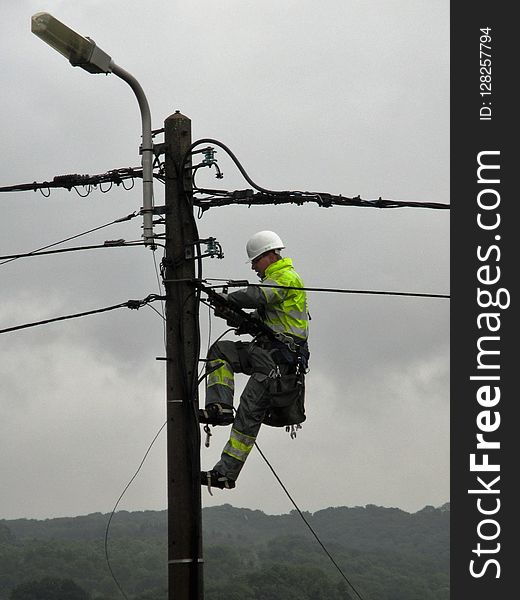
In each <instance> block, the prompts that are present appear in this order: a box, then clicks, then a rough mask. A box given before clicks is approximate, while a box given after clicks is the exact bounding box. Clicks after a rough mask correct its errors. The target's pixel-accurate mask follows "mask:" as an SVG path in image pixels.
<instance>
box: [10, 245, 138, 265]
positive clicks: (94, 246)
mask: <svg viewBox="0 0 520 600" xmlns="http://www.w3.org/2000/svg"><path fill="white" fill-rule="evenodd" d="M144 245H145V243H144V242H141V241H140V240H132V241H130V242H126V241H125V240H108V241H107V242H105V243H104V244H95V245H92V246H75V247H74V248H60V249H59V250H44V251H43V252H38V251H33V252H26V253H25V254H12V255H10V256H0V260H3V259H7V260H6V261H5V262H3V263H0V266H1V265H3V264H5V263H8V262H10V261H11V260H16V259H18V258H28V257H31V256H48V255H49V254H64V253H67V252H78V251H80V250H96V249H98V248H122V247H124V246H126V247H132V246H144Z"/></svg>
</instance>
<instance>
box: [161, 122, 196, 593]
mask: <svg viewBox="0 0 520 600" xmlns="http://www.w3.org/2000/svg"><path fill="white" fill-rule="evenodd" d="M164 126H165V130H164V141H165V174H166V251H165V260H164V266H165V289H166V402H167V409H166V415H167V420H168V425H167V432H168V434H167V435H168V445H167V452H168V600H202V599H203V598H204V590H203V565H202V517H201V510H202V507H201V486H200V429H199V424H198V419H197V410H198V397H197V373H198V359H199V333H198V306H197V298H196V294H195V288H194V286H193V285H190V283H189V282H188V281H180V282H178V283H177V282H176V280H190V279H193V278H194V277H195V254H196V245H195V242H196V241H197V240H198V233H197V228H196V224H195V219H194V216H193V207H192V205H191V203H190V200H191V198H190V196H191V195H190V194H189V193H188V194H187V193H186V190H188V191H190V190H191V187H190V186H191V171H190V166H191V157H188V159H187V160H186V164H185V166H187V167H188V169H187V170H186V169H185V170H184V172H181V170H182V167H183V159H184V158H185V155H186V152H187V150H188V148H189V146H190V145H191V121H190V119H188V118H187V117H185V116H184V115H182V114H180V113H179V112H178V111H177V112H176V113H175V114H173V115H171V116H169V117H168V118H167V119H166V121H165V123H164Z"/></svg>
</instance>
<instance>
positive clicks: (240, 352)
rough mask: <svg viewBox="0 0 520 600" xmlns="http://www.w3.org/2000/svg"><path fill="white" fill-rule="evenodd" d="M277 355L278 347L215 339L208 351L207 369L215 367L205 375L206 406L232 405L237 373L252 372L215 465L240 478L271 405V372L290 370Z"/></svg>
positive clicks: (230, 475) (220, 469)
mask: <svg viewBox="0 0 520 600" xmlns="http://www.w3.org/2000/svg"><path fill="white" fill-rule="evenodd" d="M274 356H276V350H274V349H270V348H264V347H260V346H258V345H257V344H256V343H255V342H230V341H222V342H216V343H215V344H213V346H211V348H210V350H209V352H208V360H209V362H208V363H207V364H208V370H211V369H213V371H212V373H210V374H209V375H208V377H207V379H206V406H207V405H208V404H212V403H214V402H218V403H220V404H222V405H227V406H233V395H234V377H233V375H234V373H245V374H246V375H250V378H249V381H248V382H247V384H246V386H245V388H244V391H243V392H242V394H241V396H240V403H239V405H238V409H237V412H236V415H235V419H234V421H233V424H232V427H231V435H230V438H229V441H228V442H227V444H226V445H225V447H224V449H223V451H222V455H221V458H220V461H219V462H218V463H217V464H216V465H215V467H214V469H215V470H216V471H218V472H219V473H220V474H222V475H225V476H226V477H228V478H229V479H233V480H236V479H237V477H238V475H239V473H240V470H241V469H242V467H243V466H244V463H245V461H246V459H247V457H248V456H249V453H250V452H251V450H252V448H253V446H254V443H255V440H256V436H257V435H258V431H259V429H260V426H261V425H262V422H263V420H264V417H265V414H266V412H267V409H268V408H269V406H270V403H271V398H270V393H269V381H270V378H269V375H268V374H269V372H270V371H272V370H276V369H277V368H278V369H279V371H280V373H281V374H282V375H283V374H285V373H287V371H288V370H289V365H287V364H285V363H282V364H277V363H276V362H275V360H274V358H273V357H274ZM217 366H218V368H217V369H215V367H217Z"/></svg>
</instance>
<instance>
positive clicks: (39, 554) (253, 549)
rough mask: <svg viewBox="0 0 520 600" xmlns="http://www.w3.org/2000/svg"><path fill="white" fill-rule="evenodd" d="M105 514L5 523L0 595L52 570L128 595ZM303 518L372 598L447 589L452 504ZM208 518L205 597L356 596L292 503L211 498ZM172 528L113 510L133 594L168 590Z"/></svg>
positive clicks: (426, 596)
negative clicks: (264, 507) (266, 507)
mask: <svg viewBox="0 0 520 600" xmlns="http://www.w3.org/2000/svg"><path fill="white" fill-rule="evenodd" d="M108 516H109V515H102V514H100V513H95V514H91V515H87V516H81V517H73V518H60V519H48V520H45V521H36V520H28V519H17V520H11V521H5V520H4V521H0V600H10V599H11V598H12V599H13V600H17V598H22V597H24V596H19V595H16V593H19V590H20V586H22V585H24V584H25V585H26V586H27V584H28V583H30V584H31V585H33V586H34V585H36V583H38V582H41V581H43V580H45V579H46V578H47V579H49V578H55V579H60V580H64V579H66V580H67V581H71V582H74V584H76V585H77V586H79V588H81V589H82V590H84V591H85V592H86V593H87V597H88V596H89V597H90V598H91V599H92V600H116V599H117V600H119V599H120V598H122V595H121V593H120V591H119V589H118V588H117V585H116V583H115V582H114V579H113V577H112V575H111V573H110V571H109V568H108V566H107V561H106V557H105V548H104V539H105V530H106V524H107V521H108ZM305 516H306V518H307V520H308V521H309V522H310V523H311V525H312V527H313V528H314V529H315V531H316V532H317V533H318V535H319V536H320V539H321V540H322V541H323V543H324V544H325V545H326V547H327V548H328V550H329V551H330V553H331V554H332V555H333V557H334V559H335V561H336V563H337V564H338V565H340V566H341V569H342V570H343V572H344V573H345V575H346V577H347V578H348V580H349V581H350V582H351V583H352V584H353V585H354V586H355V588H356V590H358V592H359V593H360V595H361V596H362V597H363V598H365V599H366V600H448V599H449V516H450V513H449V506H448V505H445V506H444V507H441V508H438V509H435V508H433V507H426V508H424V509H423V510H421V511H419V512H417V513H413V514H410V513H406V512H404V511H401V510H399V509H391V508H382V507H376V506H373V505H368V506H366V507H355V508H346V507H342V508H329V509H326V510H322V511H318V512H316V513H314V514H312V515H311V514H310V513H306V515H305ZM203 528H204V561H205V568H204V580H205V600H243V599H244V598H250V599H251V600H280V599H283V600H292V599H294V600H296V599H298V600H340V599H341V600H343V599H349V600H353V599H354V598H357V595H356V594H355V593H354V592H353V591H352V588H351V587H350V586H349V584H348V582H347V581H345V580H344V578H343V577H342V576H341V574H340V573H339V572H338V570H337V569H336V568H335V567H334V565H333V564H332V563H331V561H330V560H329V558H328V557H327V556H326V555H325V553H324V552H323V550H322V548H321V547H320V546H319V544H318V543H317V542H316V540H315V539H314V537H313V536H312V534H311V533H310V532H309V531H308V529H307V528H306V527H305V525H304V523H303V522H302V520H301V518H300V517H299V515H298V514H297V513H296V512H294V511H293V512H291V513H290V514H287V515H266V514H264V513H263V512H261V511H252V510H248V509H237V508H233V507H232V506H230V505H224V506H219V507H212V508H206V509H204V511H203ZM166 538H167V514H166V511H145V512H132V513H129V512H126V511H121V512H118V513H116V515H115V516H114V518H113V519H112V523H111V527H110V532H109V539H108V553H109V559H110V565H111V567H112V570H113V572H114V574H115V576H116V578H117V580H118V582H119V583H120V585H121V587H122V588H123V590H124V592H125V594H126V595H127V596H128V598H129V599H131V600H159V599H160V600H165V598H166V597H167V594H166V585H167V567H166V564H167V548H166ZM35 582H36V583H35ZM17 590H18V592H17ZM13 594H14V595H13ZM25 597H27V598H28V600H30V596H25ZM50 597H51V596H49V598H50Z"/></svg>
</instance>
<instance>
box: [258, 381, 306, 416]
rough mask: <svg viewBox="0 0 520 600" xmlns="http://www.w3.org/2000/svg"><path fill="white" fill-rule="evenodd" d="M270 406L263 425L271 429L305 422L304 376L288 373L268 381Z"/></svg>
mask: <svg viewBox="0 0 520 600" xmlns="http://www.w3.org/2000/svg"><path fill="white" fill-rule="evenodd" d="M269 394H270V396H271V405H270V407H269V409H268V411H267V413H266V416H265V417H264V423H265V424H266V425H270V426H271V427H285V426H287V425H297V424H299V423H303V421H305V419H306V416H305V375H304V374H303V373H289V374H287V375H281V376H280V377H274V378H273V379H271V380H270V381H269Z"/></svg>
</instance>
